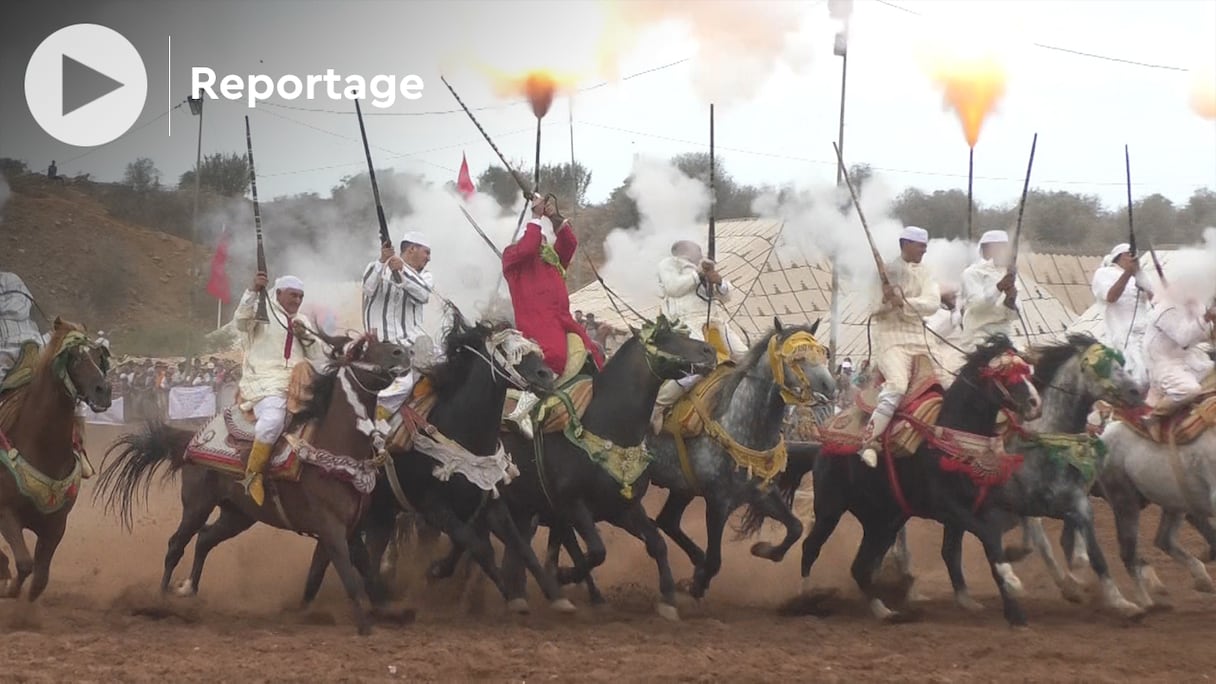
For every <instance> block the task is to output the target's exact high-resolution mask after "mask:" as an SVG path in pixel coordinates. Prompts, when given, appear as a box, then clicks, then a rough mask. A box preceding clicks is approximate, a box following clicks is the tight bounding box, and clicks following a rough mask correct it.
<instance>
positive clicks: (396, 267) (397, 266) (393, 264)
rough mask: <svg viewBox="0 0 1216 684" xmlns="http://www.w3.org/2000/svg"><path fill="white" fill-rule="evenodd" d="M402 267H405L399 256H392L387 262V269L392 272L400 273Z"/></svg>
mask: <svg viewBox="0 0 1216 684" xmlns="http://www.w3.org/2000/svg"><path fill="white" fill-rule="evenodd" d="M403 266H405V260H404V259H402V258H401V257H399V256H393V258H391V259H389V260H388V267H389V268H390V269H392V270H393V271H400V270H401V268H402V267H403Z"/></svg>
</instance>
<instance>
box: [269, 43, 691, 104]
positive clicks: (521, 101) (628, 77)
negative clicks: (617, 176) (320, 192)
mask: <svg viewBox="0 0 1216 684" xmlns="http://www.w3.org/2000/svg"><path fill="white" fill-rule="evenodd" d="M690 59H691V57H685V58H683V59H678V60H676V61H674V62H669V63H667V64H661V65H659V66H656V67H651V68H649V69H643V70H642V71H638V72H635V73H632V74H628V75H626V76H622V77H621V78H619V79H617V80H619V81H629V80H632V79H635V78H637V77H639V76H645V75H647V74H653V73H654V72H656V71H662V70H664V69H670V68H671V67H674V66H679V65H680V64H683V63H685V62H687V61H689V60H690ZM611 83H613V81H600V82H599V83H594V84H592V85H589V86H583V87H582V88H578V89H577V90H575V91H574V92H575V93H585V92H588V91H592V90H596V89H599V88H603V87H604V86H606V85H610V84H611ZM261 104H262V106H270V107H276V108H278V109H291V110H295V111H298V112H312V113H315V114H343V115H350V114H353V113H354V112H353V111H343V110H340V109H322V108H315V107H299V106H296V105H285V104H280V103H278V102H263V103H261ZM525 104H529V102H528V100H527V99H526V98H521V99H518V100H511V101H510V102H501V103H498V104H492V105H482V106H480V107H470V108H469V109H471V110H472V111H474V112H485V111H491V110H496V109H507V108H509V107H517V106H519V105H525ZM463 113H464V110H463V109H459V108H457V109H436V110H431V111H425V112H365V113H364V114H363V115H364V116H440V115H443V114H463Z"/></svg>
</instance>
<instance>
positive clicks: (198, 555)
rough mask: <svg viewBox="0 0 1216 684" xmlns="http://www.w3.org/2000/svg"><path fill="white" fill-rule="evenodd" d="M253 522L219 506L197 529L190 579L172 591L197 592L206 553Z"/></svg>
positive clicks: (205, 560) (233, 510) (250, 525)
mask: <svg viewBox="0 0 1216 684" xmlns="http://www.w3.org/2000/svg"><path fill="white" fill-rule="evenodd" d="M255 522H257V521H256V520H254V519H253V518H250V517H249V516H247V515H245V514H244V513H241V512H240V511H239V510H237V509H235V508H232V507H230V506H221V507H220V517H218V518H216V520H215V522H214V523H212V524H210V525H207V526H206V527H204V528H203V529H202V530H200V531H199V533H198V539H197V540H195V542H194V567H193V568H191V570H190V579H188V580H186V581H185V582H184V583H183V584H182V585H181V586H180V587H178V588H177V590H176V591H175V592H174V593H176V594H177V595H178V596H190V595H193V594H197V593H198V585H199V582H200V581H201V580H202V578H203V565H204V564H205V563H206V562H207V554H209V553H211V550H212V549H214V548H215V547H216V546H218V545H220V544H221V543H223V542H225V541H227V540H229V539H232V538H233V537H235V536H237V535H238V534H240V533H242V532H244V531H245V530H247V529H249V528H250V527H253V524H254V523H255ZM348 560H349V559H348Z"/></svg>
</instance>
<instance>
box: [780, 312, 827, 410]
mask: <svg viewBox="0 0 1216 684" xmlns="http://www.w3.org/2000/svg"><path fill="white" fill-rule="evenodd" d="M777 337H778V336H777V335H773V336H772V337H771V338H769V341H768V363H769V366H770V368H772V371H773V381H774V382H775V383H776V385H777V389H778V390H779V391H780V392H781V399H782V401H784V402H785V403H786V404H787V405H796V406H805V405H807V404H811V403H812V402H814V404H819V403H823V399H821V397H822V395H817V393H816V392H815V391H813V390H812V389H811V379H810V378H808V377H807V375H806V373H805V372H804V371H803V370H802V366H801V365H799V364H797V363H791V361H802V360H805V359H808V358H816V357H818V358H820V359H822V358H824V353H823V345H822V344H820V343H819V340H816V339H815V336H814V335H812V334H811V333H809V332H807V331H805V330H799V331H797V332H795V333H794V334H792V335H790V336H789V337H787V338H785V339H784V340H782V341H781V343H780V344H778V342H777ZM787 367H788V368H789V369H790V375H792V376H794V379H795V380H797V381H798V383H799V387H798V388H797V389H794V388H791V387H790V386H789V385H787V384H785V369H786V368H787Z"/></svg>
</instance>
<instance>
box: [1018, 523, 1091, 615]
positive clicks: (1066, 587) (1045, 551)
mask: <svg viewBox="0 0 1216 684" xmlns="http://www.w3.org/2000/svg"><path fill="white" fill-rule="evenodd" d="M1066 518H1067V516H1066ZM1089 520H1090V523H1091V525H1092V522H1093V515H1092V514H1091V515H1090V516H1089ZM1022 524H1023V525H1024V527H1023V529H1024V530H1025V532H1026V533H1027V534H1029V535H1030V543H1031V544H1032V545H1033V548H1034V549H1035V550H1037V551H1038V552H1039V556H1040V557H1041V558H1042V559H1043V565H1044V566H1046V568H1047V574H1049V575H1051V579H1052V581H1053V582H1055V583H1056V586H1057V587H1059V589H1060V593H1061V594H1062V595H1063V596H1064V599H1065V600H1066V601H1070V602H1072V603H1081V602H1082V601H1083V600H1084V599H1085V596H1084V593H1083V592H1082V591H1081V582H1080V581H1079V580H1078V579H1077V578H1076V577H1075V576H1073V574H1072V573H1071V572H1065V571H1064V569H1062V568H1061V567H1060V564H1059V562H1058V561H1056V554H1055V552H1054V551H1052V549H1051V542H1050V541H1049V540H1048V539H1047V532H1046V531H1045V530H1044V529H1043V519H1042V518H1023V519H1022ZM1078 529H1083V526H1082V527H1079V528H1078ZM1006 554H1008V551H1006ZM1008 558H1009V556H1008V555H1006V559H1007V560H1008Z"/></svg>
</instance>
